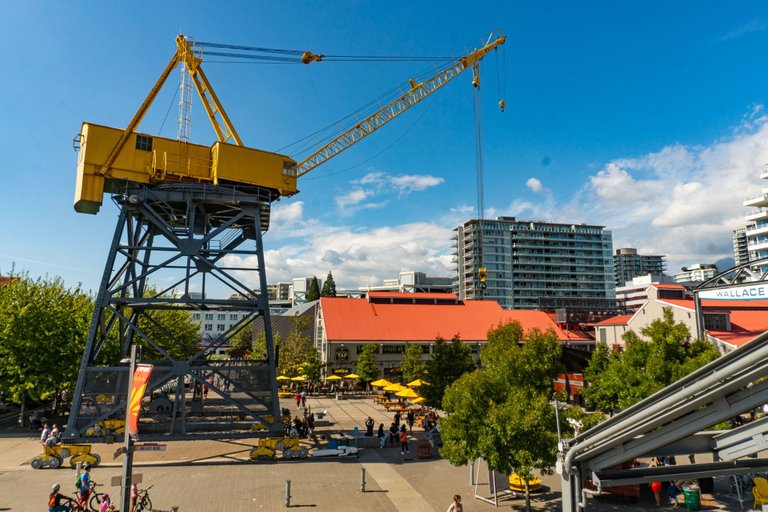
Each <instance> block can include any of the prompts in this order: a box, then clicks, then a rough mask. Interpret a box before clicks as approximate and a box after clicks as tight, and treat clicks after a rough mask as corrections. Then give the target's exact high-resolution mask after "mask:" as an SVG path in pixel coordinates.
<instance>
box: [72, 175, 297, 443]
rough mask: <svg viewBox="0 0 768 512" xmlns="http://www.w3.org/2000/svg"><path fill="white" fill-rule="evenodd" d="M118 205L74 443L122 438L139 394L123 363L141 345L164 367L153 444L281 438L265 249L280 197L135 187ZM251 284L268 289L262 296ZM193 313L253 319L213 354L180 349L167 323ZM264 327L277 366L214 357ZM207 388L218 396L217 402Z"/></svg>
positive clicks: (149, 409) (216, 343)
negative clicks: (224, 294)
mask: <svg viewBox="0 0 768 512" xmlns="http://www.w3.org/2000/svg"><path fill="white" fill-rule="evenodd" d="M113 199H114V200H115V202H116V203H117V205H118V207H119V211H120V214H119V217H118V221H117V226H116V228H115V232H114V237H113V240H112V243H111V246H110V250H109V255H108V258H107V263H106V266H105V268H104V274H103V277H102V281H101V284H100V287H99V290H98V295H97V297H96V303H95V308H94V313H93V317H92V320H91V324H90V328H89V331H88V336H87V339H86V345H85V350H84V352H83V358H82V362H81V366H80V374H79V376H78V380H77V385H76V388H75V392H74V396H73V400H72V407H71V411H70V416H69V422H68V425H67V429H66V433H65V435H66V437H67V438H80V437H89V438H92V439H91V440H98V438H99V437H100V436H103V435H108V434H110V433H115V432H114V431H115V430H116V429H117V428H119V426H120V425H121V423H120V420H122V419H124V418H125V405H126V396H127V392H128V389H127V380H128V379H127V378H128V371H127V368H128V367H127V364H126V363H122V362H121V361H124V360H125V358H126V357H128V355H129V354H130V347H131V345H132V344H138V345H139V346H140V347H141V349H142V352H143V356H142V362H150V363H152V364H154V365H155V368H154V370H153V373H152V379H151V381H150V383H149V385H148V387H147V392H146V395H145V397H144V403H143V407H142V415H141V422H140V426H139V430H140V434H141V438H142V439H143V440H151V439H174V438H176V439H178V438H185V439H187V438H195V437H199V438H221V437H225V438H226V437H229V438H232V437H252V436H254V431H256V430H263V431H267V432H269V433H279V432H282V430H283V428H282V425H281V421H280V407H279V402H278V398H277V387H276V380H275V377H276V374H275V371H276V364H275V361H274V356H273V355H274V353H275V351H274V347H273V340H272V329H271V323H270V317H269V301H268V294H267V280H266V274H265V269H264V249H263V243H262V235H263V233H264V232H265V231H266V230H267V228H268V226H269V215H270V205H271V202H272V201H273V200H274V199H275V197H274V192H272V191H269V190H267V189H263V188H259V187H244V186H226V185H217V186H212V185H203V184H199V185H198V184H173V185H160V186H142V185H137V184H126V185H125V188H124V189H123V190H120V191H118V192H117V193H115V195H114V196H113ZM234 262H238V265H237V266H232V265H233V264H234ZM241 265H244V266H241ZM250 280H254V281H256V282H257V283H258V287H257V288H251V287H250V286H249V285H248V284H247V282H248V281H250ZM211 285H215V286H217V289H218V290H221V289H222V288H223V289H225V290H227V291H229V292H230V293H229V296H228V298H210V297H208V294H207V293H206V292H207V289H209V288H211ZM190 310H197V311H201V312H211V313H212V314H230V313H231V312H234V311H237V312H246V314H245V315H244V317H243V318H242V319H241V320H240V321H239V322H238V323H236V324H234V325H232V327H231V328H230V329H229V330H227V331H226V332H222V333H221V336H219V337H218V338H217V339H215V340H211V341H210V345H209V346H205V347H202V348H197V347H196V348H194V349H192V350H189V348H186V349H185V347H188V346H189V343H188V340H180V339H177V338H175V337H174V335H173V334H172V332H174V331H173V329H171V328H170V327H169V326H168V325H163V322H170V321H172V319H169V316H172V315H173V313H168V312H169V311H183V312H185V314H188V312H189V311H190ZM257 319H258V321H260V322H263V324H264V328H265V332H266V345H267V354H269V355H268V356H267V360H263V361H256V360H250V359H227V360H211V359H209V358H208V354H209V353H210V352H213V351H215V349H216V348H219V347H221V346H222V345H223V344H224V343H225V342H226V341H227V340H228V339H229V338H231V337H232V336H234V335H236V334H237V333H239V332H240V331H241V330H242V329H252V324H253V322H254V320H257ZM185 350H186V351H185ZM203 386H208V388H209V389H210V392H211V397H210V398H208V399H206V400H203V398H202V390H203ZM107 420H115V421H112V422H110V421H107ZM96 425H98V427H97V428H94V427H95V426H96Z"/></svg>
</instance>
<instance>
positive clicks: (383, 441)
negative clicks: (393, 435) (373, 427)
mask: <svg viewBox="0 0 768 512" xmlns="http://www.w3.org/2000/svg"><path fill="white" fill-rule="evenodd" d="M376 435H377V436H378V437H379V448H384V446H386V444H387V436H386V434H384V424H383V423H379V431H378V432H377V433H376Z"/></svg>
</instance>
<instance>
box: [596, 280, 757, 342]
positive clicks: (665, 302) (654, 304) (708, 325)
mask: <svg viewBox="0 0 768 512" xmlns="http://www.w3.org/2000/svg"><path fill="white" fill-rule="evenodd" d="M701 307H702V313H703V315H704V318H703V320H704V332H703V333H701V335H702V336H704V337H706V338H707V339H709V340H710V341H712V342H713V343H714V344H715V345H717V346H718V348H719V349H720V350H721V351H723V352H728V351H730V350H733V349H735V348H738V347H740V346H742V345H744V344H745V343H747V342H749V341H751V340H752V339H754V338H755V337H757V336H759V335H760V334H762V333H764V332H765V331H768V301H764V300H728V301H723V300H707V299H703V300H702V301H701ZM664 309H669V310H670V311H671V312H672V318H673V319H674V320H675V322H682V323H683V324H685V325H686V326H687V327H688V329H689V330H690V331H691V337H692V338H695V337H696V336H697V330H698V325H697V324H698V322H697V319H696V307H695V304H694V300H693V298H692V297H690V295H689V293H688V292H687V290H686V289H685V288H684V287H683V286H681V285H670V284H664V285H659V284H653V285H651V286H649V287H648V300H647V301H646V302H645V303H644V304H643V306H642V307H641V308H640V309H638V310H637V311H636V312H635V313H634V314H633V315H620V316H616V317H613V318H609V319H607V320H603V321H602V322H600V323H598V324H596V325H595V333H596V337H597V341H598V342H601V343H607V344H609V345H619V346H623V345H624V342H623V340H622V336H623V334H624V333H625V332H626V331H628V330H630V329H631V330H633V331H634V332H636V333H639V332H640V330H641V329H643V328H644V327H646V326H648V325H650V324H651V322H653V321H654V320H658V319H661V318H663V311H664Z"/></svg>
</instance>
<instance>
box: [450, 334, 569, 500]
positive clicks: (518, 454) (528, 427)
mask: <svg viewBox="0 0 768 512" xmlns="http://www.w3.org/2000/svg"><path fill="white" fill-rule="evenodd" d="M525 338H526V339H525V341H523V329H522V327H521V326H520V324H519V323H517V322H511V323H508V324H503V325H499V326H497V327H496V328H494V329H492V330H491V331H489V333H488V344H487V345H486V346H485V347H484V348H483V350H482V352H481V360H482V363H483V367H482V368H481V369H480V370H477V371H474V372H471V373H465V374H464V375H463V376H461V377H460V378H459V379H457V380H456V381H455V382H453V383H452V384H451V385H449V386H448V387H447V389H446V391H445V396H444V398H443V402H442V403H443V408H444V410H445V411H446V412H447V413H448V416H447V417H446V418H443V419H442V420H441V421H440V429H441V435H442V438H443V441H444V446H443V449H442V450H441V451H440V453H441V455H442V456H443V457H445V458H446V459H447V460H448V461H449V462H451V464H454V465H463V464H466V463H468V462H469V461H473V460H476V459H479V458H482V459H485V460H486V461H487V463H488V466H489V467H490V468H491V469H493V470H495V471H499V472H503V473H507V474H511V473H513V472H514V473H517V474H518V475H520V476H521V477H522V478H523V479H524V480H523V481H525V482H527V480H528V479H530V478H531V477H532V476H533V472H534V471H539V472H541V473H545V474H546V473H551V470H552V466H553V465H554V463H555V458H556V448H557V425H556V423H555V414H554V410H553V408H552V407H551V406H550V405H549V398H550V396H551V394H552V384H551V383H552V379H553V378H554V377H555V376H556V375H557V374H558V373H560V372H561V371H562V366H561V363H560V355H561V347H560V343H559V341H558V340H557V337H556V336H555V334H554V333H553V332H551V331H548V332H541V331H539V330H536V329H533V330H531V331H530V332H529V333H528V335H527V336H525ZM526 506H527V507H528V509H529V510H530V494H529V492H528V488H527V483H526Z"/></svg>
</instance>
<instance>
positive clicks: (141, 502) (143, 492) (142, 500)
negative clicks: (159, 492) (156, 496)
mask: <svg viewBox="0 0 768 512" xmlns="http://www.w3.org/2000/svg"><path fill="white" fill-rule="evenodd" d="M152 487H154V485H150V486H149V487H147V488H146V489H140V490H139V496H138V497H137V498H136V506H135V507H134V509H133V510H134V512H142V511H144V510H152V500H150V499H149V490H150V489H151V488H152Z"/></svg>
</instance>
